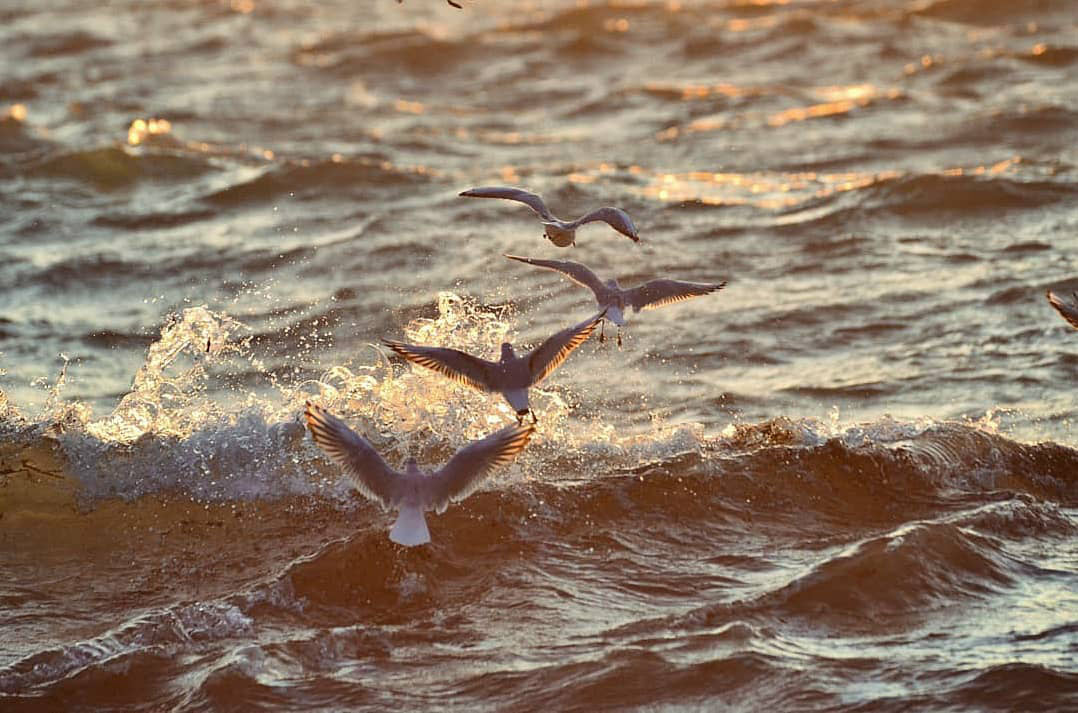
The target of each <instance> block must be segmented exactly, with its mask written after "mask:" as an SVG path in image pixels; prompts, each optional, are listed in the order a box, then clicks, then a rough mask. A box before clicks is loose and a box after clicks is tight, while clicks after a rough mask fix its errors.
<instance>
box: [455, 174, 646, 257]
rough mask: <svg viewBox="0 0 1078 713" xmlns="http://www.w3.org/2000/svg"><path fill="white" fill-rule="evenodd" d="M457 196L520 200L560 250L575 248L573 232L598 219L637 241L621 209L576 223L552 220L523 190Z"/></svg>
mask: <svg viewBox="0 0 1078 713" xmlns="http://www.w3.org/2000/svg"><path fill="white" fill-rule="evenodd" d="M460 195H462V196H467V197H468V198H506V199H508V200H511V201H520V202H521V203H523V204H524V205H526V206H528V207H529V208H531V209H532V210H534V211H535V212H536V213H537V214H538V215H539V220H540V221H541V222H542V223H543V228H544V233H543V234H544V236H545V237H546V238H547V239H549V240H550V242H552V243H554V244H555V245H557V246H558V247H559V248H565V247H569V246H570V245H576V229H577V228H579V227H580V226H581V225H583V224H584V223H591V222H594V221H597V220H601V221H603V222H604V223H606V224H607V225H609V226H610V227H611V228H613V229H614V230H616V231H618V232H619V233H621V234H622V235H624V236H625V237H627V238H629V239H630V240H632V241H633V242H634V243H636V242H640V236H639V235H638V234H637V232H636V226H635V225H633V219H632V218H630V217H629V214H628V213H626V212H625V211H623V210H622V209H621V208H611V207H610V206H607V207H605V208H599V209H598V210H593V211H592V212H590V213H588V214H587V215H584V216H582V217H580V218H577V219H576V220H562V219H561V218H556V217H554V214H553V213H551V212H550V210H549V209H547V207H546V203H544V202H543V199H542V198H541V197H539V196H537V195H536V194H534V193H532V192H530V191H525V190H524V189H522V188H509V187H507V186H483V187H481V188H472V189H469V190H467V191H464V192H462V193H461V194H460Z"/></svg>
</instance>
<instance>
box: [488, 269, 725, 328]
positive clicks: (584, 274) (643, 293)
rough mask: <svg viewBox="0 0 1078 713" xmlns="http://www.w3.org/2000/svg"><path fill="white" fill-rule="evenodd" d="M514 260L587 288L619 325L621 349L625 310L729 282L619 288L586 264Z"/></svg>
mask: <svg viewBox="0 0 1078 713" xmlns="http://www.w3.org/2000/svg"><path fill="white" fill-rule="evenodd" d="M506 257H507V258H509V259H510V260H516V261H518V262H523V263H527V264H529V265H535V266H536V267H545V268H546V269H548V270H556V271H557V272H560V273H562V274H564V275H566V276H567V277H568V278H569V279H570V280H572V281H573V282H576V283H577V284H580V285H583V286H584V287H587V288H588V289H590V290H591V291H592V292H593V293H595V301H596V302H598V303H599V308H600V309H602V310H603V312H604V313H605V314H606V318H607V319H609V320H610V321H611V322H613V323H614V324H616V325H618V346H619V347H620V346H621V328H622V327H624V326H625V310H626V309H627V308H628V307H632V308H633V312H639V311H640V310H645V309H655V308H656V307H662V306H664V305H668V304H673V303H674V302H683V301H685V300H687V299H691V298H693V297H700V296H701V295H708V294H711V293H712V292H716V291H718V290H721V289H722V288H723V287H726V281H725V280H723V281H722V282H717V283H711V282H683V281H681V280H651V281H650V282H645V283H644V284H642V285H638V286H636V287H630V288H624V287H621V286H620V285H618V281H617V280H616V279H614V278H611V279H609V280H607V281H606V282H603V281H602V280H601V279H599V276H598V275H596V274H595V273H594V272H592V271H591V270H590V269H589V268H588V267H587V266H586V265H582V264H581V263H579V262H572V261H571V260H540V259H538V258H533V257H520V256H518V255H506ZM604 338H605V337H604V335H603V332H602V330H600V331H599V341H603V339H604Z"/></svg>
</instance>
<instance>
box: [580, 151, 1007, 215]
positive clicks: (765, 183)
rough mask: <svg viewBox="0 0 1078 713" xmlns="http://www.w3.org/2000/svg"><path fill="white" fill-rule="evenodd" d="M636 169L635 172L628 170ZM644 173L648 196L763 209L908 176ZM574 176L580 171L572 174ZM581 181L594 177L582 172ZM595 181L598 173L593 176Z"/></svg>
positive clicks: (984, 168)
mask: <svg viewBox="0 0 1078 713" xmlns="http://www.w3.org/2000/svg"><path fill="white" fill-rule="evenodd" d="M1020 161H1021V157H1018V156H1013V157H1011V158H1007V159H1004V160H1001V161H998V162H996V163H993V164H986V165H979V166H971V167H955V168H948V169H945V170H942V171H940V172H939V175H944V176H961V175H967V176H980V175H1000V174H1003V173H1007V172H1008V171H1011V170H1012V169H1013V168H1014V167H1015V165H1017V164H1018V163H1019V162H1020ZM630 173H633V171H630ZM636 173H637V174H638V175H639V174H644V175H646V178H647V183H646V184H645V185H644V186H643V187H642V188H640V189H639V192H640V193H641V194H642V195H644V196H645V197H647V198H651V199H653V200H659V201H662V202H666V203H682V202H695V203H702V204H705V205H716V206H720V205H726V206H734V205H745V206H753V207H756V208H761V209H764V210H790V209H794V208H797V207H799V206H801V205H803V204H805V203H807V202H809V201H814V200H818V199H820V198H826V197H828V196H831V195H834V194H837V193H843V192H846V191H854V190H858V189H862V188H868V187H869V186H873V185H878V184H882V183H887V182H890V181H893V180H895V179H898V178H902V177H904V176H905V175H906V173H905V172H904V171H898V170H888V171H876V172H855V171H854V172H846V173H818V172H815V171H804V172H799V173H768V172H759V173H722V172H710V171H688V172H682V173H664V172H654V173H650V175H649V172H647V171H646V170H644V169H641V170H639V171H637V172H636ZM574 175H576V174H574ZM570 180H573V181H574V182H577V183H583V182H590V181H584V180H581V179H580V177H579V176H577V177H574V178H571V179H570ZM593 180H595V177H594V175H593V176H591V181H593Z"/></svg>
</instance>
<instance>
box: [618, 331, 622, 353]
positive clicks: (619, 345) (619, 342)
mask: <svg viewBox="0 0 1078 713" xmlns="http://www.w3.org/2000/svg"><path fill="white" fill-rule="evenodd" d="M618 349H621V327H618Z"/></svg>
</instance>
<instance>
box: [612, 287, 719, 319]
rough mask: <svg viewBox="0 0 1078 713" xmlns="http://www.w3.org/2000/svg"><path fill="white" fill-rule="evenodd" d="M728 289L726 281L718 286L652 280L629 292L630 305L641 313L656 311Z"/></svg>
mask: <svg viewBox="0 0 1078 713" xmlns="http://www.w3.org/2000/svg"><path fill="white" fill-rule="evenodd" d="M724 287H726V281H725V280H723V281H722V282H720V283H718V284H714V283H710V282H682V281H681V280H652V281H651V282H645V283H644V284H642V285H640V286H639V287H634V288H633V289H631V290H627V292H628V295H629V303H630V304H631V305H632V306H633V309H634V310H636V311H637V312H639V311H640V310H642V309H655V308H656V307H662V306H663V305H668V304H673V303H674V302H684V301H685V300H689V299H692V298H693V297H700V296H701V295H709V294H711V293H712V292H716V291H718V290H721V289H722V288H724Z"/></svg>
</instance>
